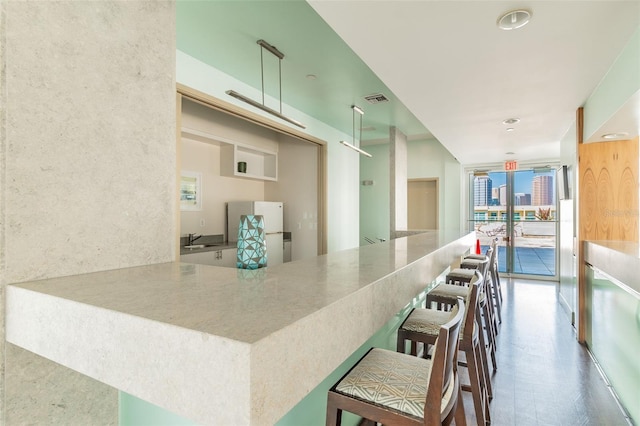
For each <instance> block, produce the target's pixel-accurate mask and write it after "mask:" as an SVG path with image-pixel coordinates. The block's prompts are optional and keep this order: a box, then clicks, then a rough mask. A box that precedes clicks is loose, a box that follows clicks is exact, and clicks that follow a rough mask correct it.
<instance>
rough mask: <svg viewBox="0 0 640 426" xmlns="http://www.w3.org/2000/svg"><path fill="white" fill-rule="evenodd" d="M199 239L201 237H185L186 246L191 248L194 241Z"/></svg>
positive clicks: (191, 235) (192, 235) (190, 235)
mask: <svg viewBox="0 0 640 426" xmlns="http://www.w3.org/2000/svg"><path fill="white" fill-rule="evenodd" d="M200 237H202V235H198V236H197V237H196V234H189V235H187V245H188V246H192V245H193V243H194V241H195V240H197V239H198V238H200Z"/></svg>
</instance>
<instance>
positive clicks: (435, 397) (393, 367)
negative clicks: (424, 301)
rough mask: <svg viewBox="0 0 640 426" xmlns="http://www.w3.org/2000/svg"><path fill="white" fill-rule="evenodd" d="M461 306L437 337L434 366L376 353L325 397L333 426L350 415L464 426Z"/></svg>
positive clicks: (396, 354)
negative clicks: (459, 361)
mask: <svg viewBox="0 0 640 426" xmlns="http://www.w3.org/2000/svg"><path fill="white" fill-rule="evenodd" d="M464 313H465V306H464V302H463V301H462V300H459V301H458V302H457V303H456V308H454V309H453V311H452V312H451V313H449V314H448V320H447V321H445V323H443V324H442V325H441V326H440V328H439V331H438V339H437V342H436V345H435V350H434V355H433V358H432V359H431V360H427V359H423V358H418V357H414V356H410V355H406V354H403V353H399V352H393V351H389V350H386V349H380V348H372V349H371V350H370V351H369V352H367V354H366V355H365V356H364V357H362V358H361V359H360V361H358V363H357V364H356V365H355V366H354V367H353V368H352V369H351V370H349V372H348V373H347V374H345V376H344V377H342V378H341V379H340V380H339V381H338V383H336V384H335V385H333V386H332V387H331V389H330V390H329V392H328V395H327V419H326V424H327V425H328V426H329V425H331V426H333V425H339V424H341V421H342V411H343V410H347V411H349V412H352V413H354V414H357V415H359V416H362V417H363V418H365V419H368V420H370V421H374V422H378V423H382V424H403V425H404V424H406V425H408V424H414V425H440V424H443V425H448V424H450V423H451V422H452V421H453V419H454V418H455V422H456V425H466V419H465V414H464V406H463V402H462V393H461V390H460V379H459V377H458V371H457V368H456V366H457V354H458V342H459V338H460V328H461V326H462V320H463V318H464Z"/></svg>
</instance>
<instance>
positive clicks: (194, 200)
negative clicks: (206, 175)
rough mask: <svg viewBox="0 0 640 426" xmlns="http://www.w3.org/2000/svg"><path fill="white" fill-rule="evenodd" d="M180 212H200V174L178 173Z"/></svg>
mask: <svg viewBox="0 0 640 426" xmlns="http://www.w3.org/2000/svg"><path fill="white" fill-rule="evenodd" d="M180 210H202V174H201V173H198V172H189V171H184V170H183V171H182V172H180Z"/></svg>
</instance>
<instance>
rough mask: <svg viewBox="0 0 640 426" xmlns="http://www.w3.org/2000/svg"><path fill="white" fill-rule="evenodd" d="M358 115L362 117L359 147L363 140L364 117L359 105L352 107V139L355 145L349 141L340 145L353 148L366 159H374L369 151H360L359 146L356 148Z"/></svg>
mask: <svg viewBox="0 0 640 426" xmlns="http://www.w3.org/2000/svg"><path fill="white" fill-rule="evenodd" d="M356 113H358V115H359V116H360V134H359V136H358V145H360V139H362V116H363V115H364V110H363V109H362V108H360V107H359V106H357V105H351V122H352V129H351V130H352V133H351V138H352V140H353V143H349V142H347V141H340V143H341V144H342V145H344V146H346V147H347V148H351V149H352V150H354V151H356V152H359V153H360V154H362V155H364V156H366V157H369V158H371V157H373V155H371V154H369V153H368V152H367V151H364V150H362V149H360V147H359V146H356Z"/></svg>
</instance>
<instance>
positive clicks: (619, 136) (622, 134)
mask: <svg viewBox="0 0 640 426" xmlns="http://www.w3.org/2000/svg"><path fill="white" fill-rule="evenodd" d="M627 136H629V133H627V132H618V133H607V134H605V135H602V139H622V138H626V137H627Z"/></svg>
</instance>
